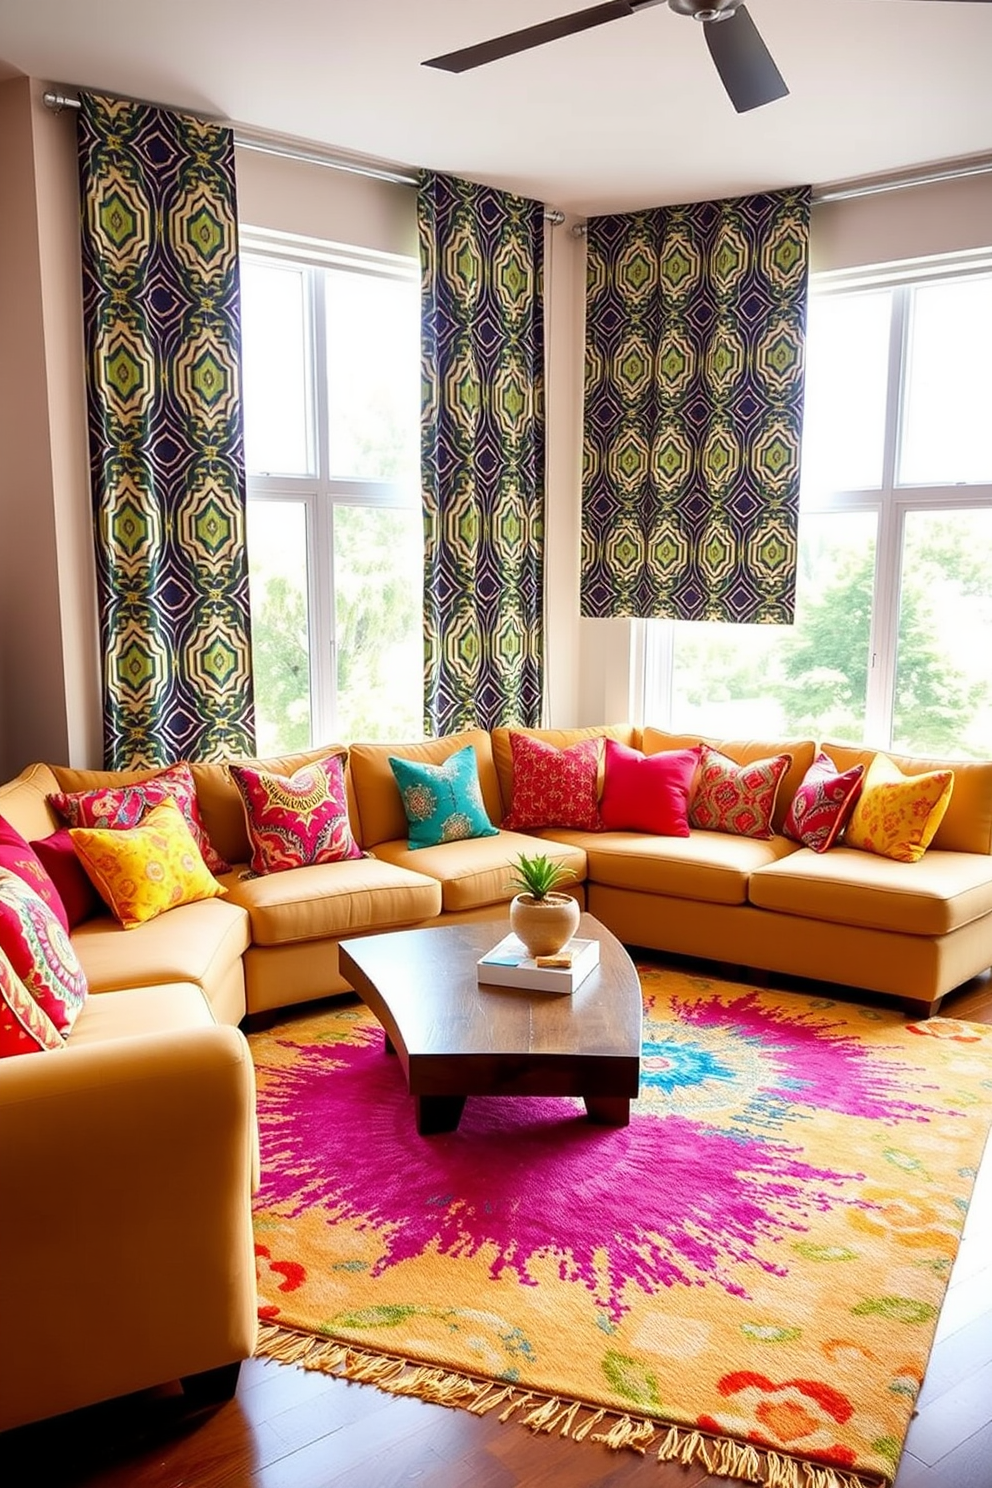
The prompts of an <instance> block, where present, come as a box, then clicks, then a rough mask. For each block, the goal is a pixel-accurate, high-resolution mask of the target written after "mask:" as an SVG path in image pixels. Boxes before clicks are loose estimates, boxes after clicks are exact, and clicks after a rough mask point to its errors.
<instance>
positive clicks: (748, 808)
mask: <svg viewBox="0 0 992 1488" xmlns="http://www.w3.org/2000/svg"><path fill="white" fill-rule="evenodd" d="M700 750H701V754H702V758H701V760H700V764H699V772H698V774H697V776H696V783H695V787H694V789H693V794H692V800H691V803H690V807H689V822H690V825H692V826H694V827H699V828H700V829H701V830H703V831H706V832H730V833H732V834H733V835H734V836H736V837H770V836H771V835H772V817H773V816H774V814H775V802H776V800H777V798H778V790H779V786H780V785H781V784H782V780H783V778H784V776H785V775H786V773H787V771H788V769H789V766H790V765H791V764H792V755H791V754H776V755H772V756H771V757H770V758H768V759H759V760H752V761H751V762H750V764H746V765H739V764H738V763H737V761H736V760H732V759H728V758H727V756H726V755H725V754H721V753H720V751H719V750H718V749H713V748H712V747H711V746H710V745H709V744H701V745H700Z"/></svg>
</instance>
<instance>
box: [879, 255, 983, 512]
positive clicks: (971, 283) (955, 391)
mask: <svg viewBox="0 0 992 1488" xmlns="http://www.w3.org/2000/svg"><path fill="white" fill-rule="evenodd" d="M990 342H992V279H986V280H984V281H977V282H976V281H975V280H965V281H959V282H953V281H952V282H951V283H947V284H923V285H920V286H918V288H916V289H915V290H914V291H913V296H912V302H911V312H910V335H909V365H908V385H907V390H906V403H905V409H904V417H903V437H902V450H901V452H900V459H899V480H900V482H901V483H902V484H903V485H936V484H937V483H939V484H941V485H956V484H958V483H959V482H971V481H974V482H979V481H983V482H984V481H992V434H990V423H992V359H990V356H989V344H990Z"/></svg>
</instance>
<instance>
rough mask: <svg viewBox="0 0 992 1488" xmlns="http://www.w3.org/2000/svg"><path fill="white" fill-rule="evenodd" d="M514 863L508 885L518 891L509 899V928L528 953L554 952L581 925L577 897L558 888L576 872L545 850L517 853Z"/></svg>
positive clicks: (554, 953)
mask: <svg viewBox="0 0 992 1488" xmlns="http://www.w3.org/2000/svg"><path fill="white" fill-rule="evenodd" d="M511 867H512V869H513V872H512V874H511V876H510V881H509V884H508V885H507V887H508V888H511V889H516V890H517V893H516V895H515V896H514V898H513V899H511V901H510V928H511V930H512V931H513V933H514V935H515V936H516V937H517V939H518V940H520V941H522V942H523V944H524V945H525V946H526V947H527V951H528V954H529V955H531V956H554V955H556V954H557V952H558V951H560V950H561V948H562V946H563V945H565V944H566V942H567V941H569V940H571V938H572V936H573V935H574V934H575V932H576V930H577V929H578V924H579V915H580V913H581V910H580V907H579V902H578V900H577V899H573V898H572V895H571V894H563V893H559V892H558V890H559V888H560V886H561V885H562V884H563V883H567V882H568V881H569V879H572V878H574V877H575V873H574V871H573V870H572V869H571V868H569V867H568V866H567V865H566V864H564V863H561V862H556V861H555V859H554V858H549V857H548V856H547V855H546V854H545V853H535V854H534V855H533V856H532V857H528V855H527V854H526V853H518V855H517V857H516V858H515V859H514V861H513V863H512V864H511Z"/></svg>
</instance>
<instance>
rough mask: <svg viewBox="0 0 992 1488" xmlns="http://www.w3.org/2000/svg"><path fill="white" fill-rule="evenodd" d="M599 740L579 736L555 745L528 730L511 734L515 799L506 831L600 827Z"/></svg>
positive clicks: (511, 805)
mask: <svg viewBox="0 0 992 1488" xmlns="http://www.w3.org/2000/svg"><path fill="white" fill-rule="evenodd" d="M601 744H602V740H600V739H580V740H579V741H578V743H576V744H569V746H568V748H567V749H556V748H555V747H554V745H553V744H547V743H545V741H544V740H543V739H535V738H534V737H533V736H532V735H530V734H517V733H511V734H510V752H511V754H512V756H513V800H512V801H511V803H510V810H509V814H508V815H507V816H505V817H504V818H503V827H504V829H505V830H506V831H508V832H528V831H534V830H535V829H537V828H539V827H572V828H574V829H575V830H576V831H579V832H598V831H600V830H601V829H602V825H603V823H602V821H601V819H600V815H599V799H598V795H599V751H600V747H601Z"/></svg>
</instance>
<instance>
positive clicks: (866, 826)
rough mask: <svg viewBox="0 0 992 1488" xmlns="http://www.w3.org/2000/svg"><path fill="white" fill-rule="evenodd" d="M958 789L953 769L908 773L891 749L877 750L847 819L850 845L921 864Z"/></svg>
mask: <svg viewBox="0 0 992 1488" xmlns="http://www.w3.org/2000/svg"><path fill="white" fill-rule="evenodd" d="M953 789H954V771H953V770H929V771H927V772H926V773H925V774H921V775H904V774H903V773H902V771H901V770H900V769H899V766H898V765H897V764H896V763H895V761H894V760H891V759H889V757H888V755H887V754H876V756H875V758H874V759H873V760H872V762H871V764H870V765H869V766H868V773H867V774H866V775H865V779H864V785H863V786H862V789H861V795H860V797H859V798H858V803H857V805H856V806H855V808H854V813H853V815H852V817H851V820H850V822H849V824H848V828H847V834H846V836H845V838H844V844H845V846H846V847H856V848H860V850H861V851H862V852H870V853H877V854H878V855H879V856H880V857H883V858H894V859H895V860H896V862H898V863H918V862H919V861H920V859H921V858H922V856H923V854H924V853H925V852H926V850H927V848H928V847H929V846H930V843H931V842H932V841H933V839H934V835H935V833H936V831H937V828H938V827H939V826H940V824H941V822H942V821H943V819H944V813H945V811H946V810H947V807H948V803H949V802H950V799H951V792H952V790H953Z"/></svg>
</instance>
